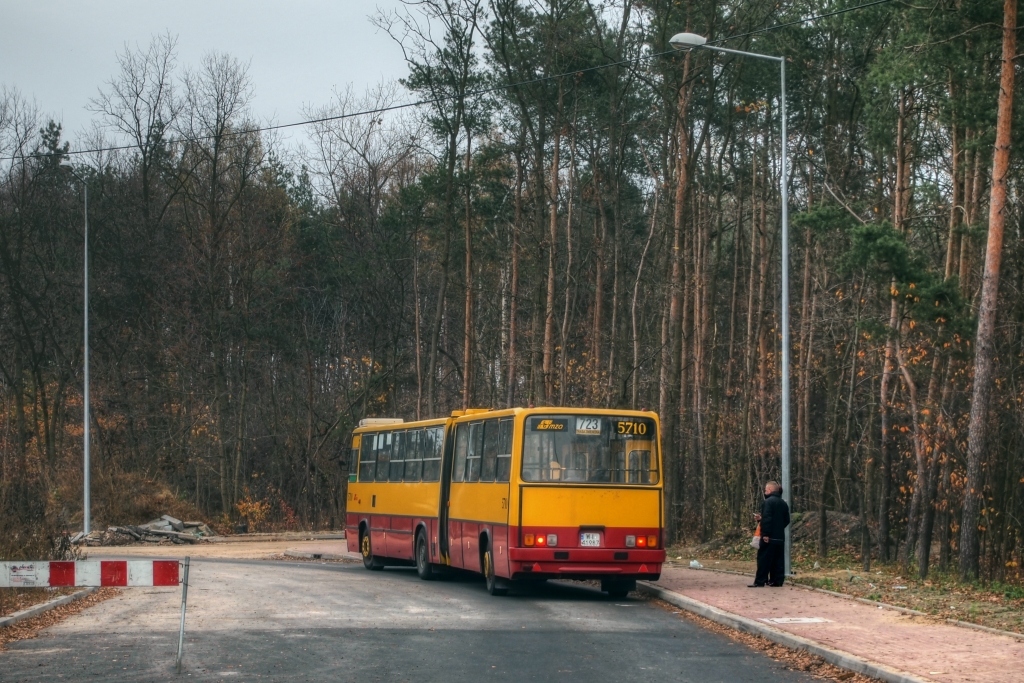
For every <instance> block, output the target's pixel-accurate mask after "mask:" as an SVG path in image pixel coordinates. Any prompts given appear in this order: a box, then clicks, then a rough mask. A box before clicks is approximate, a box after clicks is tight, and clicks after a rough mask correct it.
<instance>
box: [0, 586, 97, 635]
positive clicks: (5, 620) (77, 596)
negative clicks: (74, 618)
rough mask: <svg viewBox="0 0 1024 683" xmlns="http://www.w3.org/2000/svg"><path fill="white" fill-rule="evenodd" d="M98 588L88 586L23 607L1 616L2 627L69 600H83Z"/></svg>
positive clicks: (35, 615)
mask: <svg viewBox="0 0 1024 683" xmlns="http://www.w3.org/2000/svg"><path fill="white" fill-rule="evenodd" d="M98 590H99V588H96V587H93V588H86V589H84V590H80V591H77V592H75V593H72V594H71V595H62V596H61V597H59V598H54V599H53V600H49V601H47V602H44V603H42V604H39V605H35V606H34V607H29V608H28V609H23V610H21V611H20V612H15V613H14V614H9V615H7V616H6V617H2V618H0V628H4V627H5V626H10V625H12V624H16V623H18V622H19V621H23V620H25V619H31V618H32V617H38V616H39V615H40V614H43V613H44V612H49V611H50V610H52V609H53V608H54V607H60V606H61V605H66V604H68V603H69V602H75V601H76V600H81V599H82V598H84V597H86V596H87V595H92V594H93V593H95V592H96V591H98Z"/></svg>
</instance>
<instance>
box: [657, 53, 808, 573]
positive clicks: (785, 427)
mask: <svg viewBox="0 0 1024 683" xmlns="http://www.w3.org/2000/svg"><path fill="white" fill-rule="evenodd" d="M668 42H669V45H671V46H672V47H673V48H675V49H677V50H690V49H694V48H703V49H705V50H714V51H715V52H724V53H726V54H731V55H739V56H741V57H755V58H757V59H767V60H768V61H771V62H778V65H779V79H780V83H781V88H780V90H781V92H780V96H779V102H780V105H781V106H780V109H781V114H782V169H781V170H782V174H781V175H782V177H781V180H780V181H779V185H780V186H781V194H782V306H781V307H782V321H781V322H782V416H781V417H782V426H781V429H782V497H783V499H784V500H785V501H786V503H787V504H788V505H792V497H791V493H790V490H789V488H790V442H789V424H790V412H789V344H790V341H789V139H788V136H787V133H786V59H785V58H784V57H773V56H771V55H762V54H758V53H756V52H743V51H741V50H730V49H728V48H724V47H718V46H715V45H708V44H707V38H705V37H704V36H701V35H697V34H696V33H677V34H676V35H674V36H672V38H671V39H670V40H669V41H668ZM790 549H791V537H790V531H789V527H788V526H787V527H786V574H787V575H788V574H790V573H792V572H791V569H792V564H791V556H790V555H791V553H790Z"/></svg>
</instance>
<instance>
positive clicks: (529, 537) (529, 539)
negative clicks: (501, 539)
mask: <svg viewBox="0 0 1024 683" xmlns="http://www.w3.org/2000/svg"><path fill="white" fill-rule="evenodd" d="M523 545H533V534H523Z"/></svg>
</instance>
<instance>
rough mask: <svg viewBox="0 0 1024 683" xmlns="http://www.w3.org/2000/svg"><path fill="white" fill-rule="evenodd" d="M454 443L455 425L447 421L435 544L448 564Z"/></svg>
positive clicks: (449, 555) (443, 560)
mask: <svg viewBox="0 0 1024 683" xmlns="http://www.w3.org/2000/svg"><path fill="white" fill-rule="evenodd" d="M454 443H455V426H454V425H453V424H452V423H451V422H449V423H448V424H447V425H445V434H444V455H443V456H442V459H441V494H440V496H439V497H438V511H437V544H438V552H439V554H440V556H441V563H443V564H447V565H450V564H451V563H452V562H451V553H450V551H449V543H448V517H449V506H450V503H451V491H452V460H453V454H454V452H455V449H454Z"/></svg>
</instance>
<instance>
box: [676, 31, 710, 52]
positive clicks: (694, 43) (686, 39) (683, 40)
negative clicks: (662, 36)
mask: <svg viewBox="0 0 1024 683" xmlns="http://www.w3.org/2000/svg"><path fill="white" fill-rule="evenodd" d="M706 42H708V39H707V38H705V37H704V36H700V35H697V34H696V33H677V34H675V35H674V36H672V38H670V39H669V41H668V44H669V45H671V46H672V47H673V48H675V49H676V50H689V49H692V48H695V47H700V46H701V45H703V44H704V43H706Z"/></svg>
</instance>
